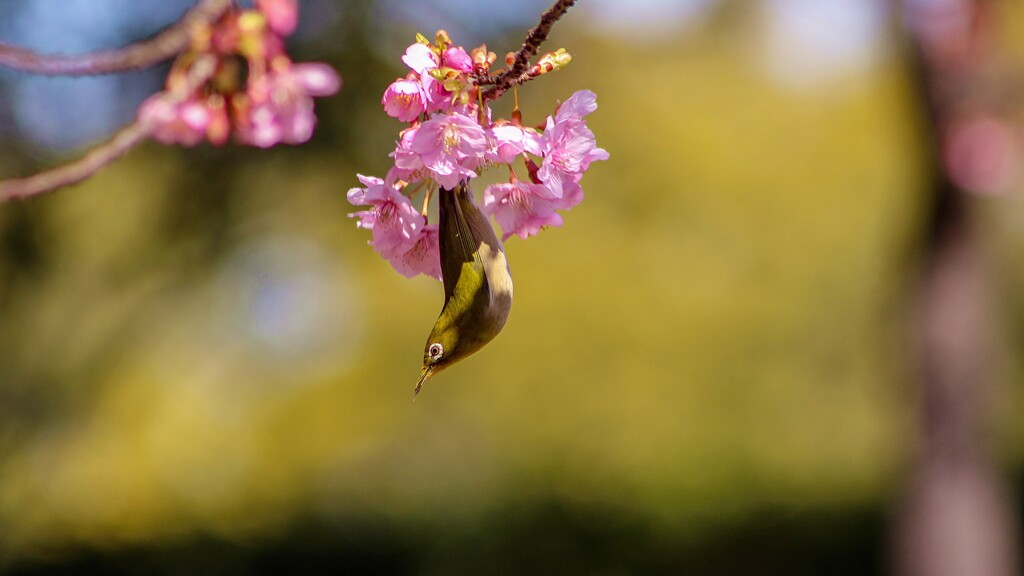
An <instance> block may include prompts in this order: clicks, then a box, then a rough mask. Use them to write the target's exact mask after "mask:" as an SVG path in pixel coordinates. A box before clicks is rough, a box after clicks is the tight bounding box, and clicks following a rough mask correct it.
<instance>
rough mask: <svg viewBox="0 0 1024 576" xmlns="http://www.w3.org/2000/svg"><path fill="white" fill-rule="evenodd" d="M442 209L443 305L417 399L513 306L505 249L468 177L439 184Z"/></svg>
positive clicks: (492, 332) (490, 334)
mask: <svg viewBox="0 0 1024 576" xmlns="http://www.w3.org/2000/svg"><path fill="white" fill-rule="evenodd" d="M438 213H439V220H440V222H439V225H438V244H439V252H440V256H441V282H442V284H444V307H443V308H441V314H440V315H439V316H438V317H437V322H435V323H434V327H433V329H432V330H431V331H430V336H428V337H427V343H426V345H425V346H424V348H423V367H422V369H421V372H420V378H419V381H418V382H417V383H416V388H415V390H414V391H413V398H415V397H416V395H418V394H419V392H420V389H421V388H422V387H423V384H424V383H425V382H426V381H427V380H429V379H430V378H431V377H432V376H434V375H435V374H437V373H438V372H440V371H441V370H444V369H445V368H447V367H449V366H451V365H452V364H455V363H456V362H458V361H459V360H462V359H463V358H466V357H467V356H469V355H471V354H473V353H474V352H476V351H477V350H480V349H481V348H483V347H484V345H486V344H487V343H488V342H490V341H491V340H493V339H494V337H495V336H497V335H498V333H499V332H501V329H502V328H503V327H504V326H505V321H506V320H507V319H508V314H509V311H510V310H511V308H512V272H511V270H510V268H509V265H508V260H507V259H506V258H505V251H504V249H503V248H502V246H501V242H500V241H498V237H497V236H496V235H495V234H494V228H492V227H491V223H490V220H489V219H488V218H487V216H486V215H484V213H483V212H481V211H480V208H479V207H478V206H477V205H476V202H474V200H473V192H472V191H471V190H470V188H469V184H468V182H467V181H466V180H463V181H462V182H460V183H459V184H458V185H456V187H455V188H454V189H451V190H449V189H445V188H441V189H440V194H439V198H438Z"/></svg>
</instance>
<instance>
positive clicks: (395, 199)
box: [348, 174, 426, 259]
mask: <svg viewBox="0 0 1024 576" xmlns="http://www.w3.org/2000/svg"><path fill="white" fill-rule="evenodd" d="M358 177H359V181H360V182H362V183H363V185H364V186H366V188H352V189H351V190H349V191H348V201H349V202H350V203H351V204H353V205H356V206H370V207H371V209H370V210H365V211H362V212H356V213H355V214H352V215H350V216H351V217H354V218H359V223H358V226H359V227H360V228H365V229H368V230H371V231H372V232H373V241H371V242H370V244H371V245H372V246H373V248H374V250H376V251H377V252H379V253H380V254H381V256H383V257H385V258H388V259H391V258H394V257H396V256H399V255H401V254H404V253H405V252H407V251H409V250H411V249H412V248H413V247H414V246H415V245H416V244H417V242H418V241H419V239H420V234H421V231H422V229H423V226H424V224H425V223H426V222H425V218H424V217H423V215H421V214H420V213H419V212H417V211H416V208H415V207H413V205H412V202H410V201H409V199H408V198H406V197H405V196H403V195H402V193H401V192H399V191H398V190H397V189H396V188H395V187H394V186H392V185H389V184H386V183H385V182H384V181H383V180H381V179H380V178H375V177H372V176H363V175H361V174H360V175H359V176H358Z"/></svg>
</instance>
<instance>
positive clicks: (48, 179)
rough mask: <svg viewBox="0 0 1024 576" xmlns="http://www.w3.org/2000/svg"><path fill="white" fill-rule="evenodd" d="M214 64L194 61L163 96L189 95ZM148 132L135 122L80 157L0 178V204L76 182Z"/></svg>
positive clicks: (207, 59) (148, 128) (175, 98)
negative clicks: (28, 173)
mask: <svg viewBox="0 0 1024 576" xmlns="http://www.w3.org/2000/svg"><path fill="white" fill-rule="evenodd" d="M215 67H216V62H215V60H214V58H213V57H212V56H209V55H207V56H204V57H202V58H200V59H198V60H196V62H194V63H193V65H192V69H191V70H190V71H189V74H188V77H187V78H186V82H184V83H182V85H180V86H178V87H176V88H175V89H174V91H173V92H170V93H168V94H167V97H168V98H170V99H172V100H173V101H175V102H181V101H183V100H185V99H186V98H187V97H188V95H189V94H191V93H192V92H193V91H194V90H196V89H197V88H198V87H199V86H201V85H202V84H203V83H205V82H207V81H208V80H209V79H210V77H211V76H212V75H213V72H214V70H215ZM151 133H152V127H151V126H148V125H146V124H144V123H142V122H138V121H136V122H133V123H132V124H129V125H128V126H125V127H124V128H122V129H121V130H120V131H119V132H118V133H117V134H115V135H114V136H113V138H111V139H110V140H108V141H106V142H104V143H103V144H100V145H98V146H95V147H93V148H92V149H90V150H89V151H88V152H86V153H85V154H84V155H83V156H82V157H80V158H77V159H75V160H72V161H71V162H68V163H67V164H64V165H61V166H58V167H56V168H51V169H50V170H46V171H44V172H40V173H38V174H33V175H31V176H26V177H24V178H11V179H9V180H0V203H3V202H6V201H8V200H13V199H15V198H28V197H30V196H36V195H39V194H42V193H44V192H50V191H52V190H56V189H58V188H62V187H64V186H69V185H71V184H77V183H78V182H81V181H82V180H85V179H86V178H88V177H90V176H92V175H93V174H95V173H96V172H98V171H99V170H100V169H101V168H103V167H104V166H106V165H107V164H110V163H111V162H113V161H114V160H116V159H118V158H120V157H121V156H122V155H124V154H125V153H126V152H127V151H129V150H131V149H132V148H134V147H135V146H138V145H139V144H141V143H142V142H144V141H145V140H146V139H148V138H149V135H150V134H151Z"/></svg>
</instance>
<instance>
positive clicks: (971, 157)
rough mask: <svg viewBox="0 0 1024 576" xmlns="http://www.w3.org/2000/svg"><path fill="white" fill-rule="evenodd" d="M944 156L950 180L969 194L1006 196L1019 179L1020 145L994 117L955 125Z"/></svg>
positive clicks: (969, 119) (949, 134) (945, 146)
mask: <svg viewBox="0 0 1024 576" xmlns="http://www.w3.org/2000/svg"><path fill="white" fill-rule="evenodd" d="M943 156H944V158H945V162H946V171H947V173H948V174H949V177H950V179H951V180H953V182H955V183H956V185H957V186H959V187H960V188H963V189H964V190H967V191H968V192H974V193H977V194H1000V193H1003V192H1006V191H1007V190H1008V189H1009V188H1010V186H1011V185H1012V183H1013V180H1014V178H1016V175H1017V169H1018V168H1017V163H1018V158H1019V153H1018V149H1017V142H1016V140H1015V138H1014V135H1013V133H1012V131H1011V130H1010V129H1009V128H1008V127H1007V126H1006V125H1005V124H1004V123H1003V122H1001V121H999V120H998V119H996V118H993V117H989V116H981V117H977V118H967V119H961V120H958V121H956V122H954V123H953V124H952V125H951V126H950V127H949V128H948V130H947V133H946V137H945V142H944V146H943Z"/></svg>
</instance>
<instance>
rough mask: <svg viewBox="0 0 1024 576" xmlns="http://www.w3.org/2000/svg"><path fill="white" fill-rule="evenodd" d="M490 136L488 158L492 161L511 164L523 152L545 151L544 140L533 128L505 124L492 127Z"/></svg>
mask: <svg viewBox="0 0 1024 576" xmlns="http://www.w3.org/2000/svg"><path fill="white" fill-rule="evenodd" d="M488 136H490V144H491V148H490V149H489V150H488V151H487V159H488V160H490V161H492V162H499V163H503V164H510V163H511V162H513V161H514V160H515V159H516V156H518V155H520V154H522V153H523V152H529V153H530V154H533V155H534V156H541V155H542V154H543V153H544V152H543V146H544V140H543V139H542V138H541V137H540V135H539V134H537V132H536V130H533V129H531V128H523V127H522V126H515V125H513V124H503V125H500V126H495V127H493V128H491V129H490V130H489V131H488Z"/></svg>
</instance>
